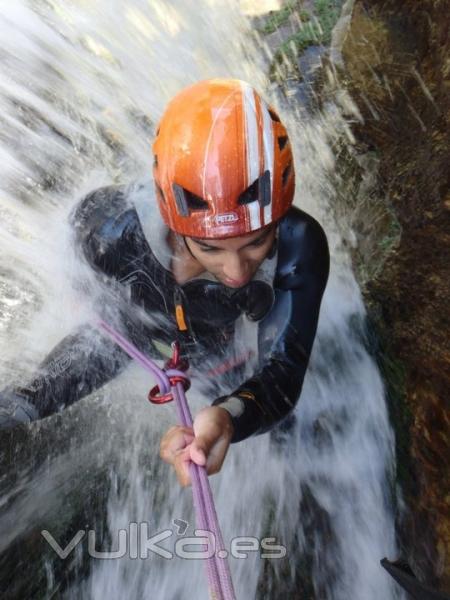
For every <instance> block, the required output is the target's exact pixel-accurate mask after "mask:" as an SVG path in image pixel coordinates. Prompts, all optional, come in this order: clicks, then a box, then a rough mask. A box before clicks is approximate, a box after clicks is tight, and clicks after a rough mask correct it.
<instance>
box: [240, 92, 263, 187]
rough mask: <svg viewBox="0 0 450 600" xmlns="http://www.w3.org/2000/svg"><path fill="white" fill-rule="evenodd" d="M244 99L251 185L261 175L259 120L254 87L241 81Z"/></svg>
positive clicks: (249, 183) (249, 180)
mask: <svg viewBox="0 0 450 600" xmlns="http://www.w3.org/2000/svg"><path fill="white" fill-rule="evenodd" d="M241 88H242V97H243V101H244V119H245V138H246V146H247V177H248V182H247V185H251V184H252V183H253V182H254V181H255V179H257V178H258V177H259V141H258V120H257V115H256V106H255V93H254V91H253V88H252V87H250V86H249V85H248V84H247V83H245V82H244V81H243V82H241Z"/></svg>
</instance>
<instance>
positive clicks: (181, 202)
mask: <svg viewBox="0 0 450 600" xmlns="http://www.w3.org/2000/svg"><path fill="white" fill-rule="evenodd" d="M172 189H173V193H174V195H175V201H176V203H177V208H178V212H179V214H180V215H181V216H182V217H188V216H189V213H190V211H191V210H207V209H208V207H209V204H208V203H207V202H206V200H203V198H200V196H196V195H195V194H193V193H192V192H190V191H189V190H185V189H184V188H183V187H181V185H178V184H177V183H174V184H173V185H172Z"/></svg>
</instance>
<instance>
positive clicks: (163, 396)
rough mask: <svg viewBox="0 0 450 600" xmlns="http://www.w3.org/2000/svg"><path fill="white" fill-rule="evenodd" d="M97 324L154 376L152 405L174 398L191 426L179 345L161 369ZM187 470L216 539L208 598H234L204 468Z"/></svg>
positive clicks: (203, 520)
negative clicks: (155, 383)
mask: <svg viewBox="0 0 450 600" xmlns="http://www.w3.org/2000/svg"><path fill="white" fill-rule="evenodd" d="M98 327H99V328H100V329H102V330H103V331H105V332H106V333H107V334H108V335H109V336H110V337H111V338H112V339H113V340H114V341H115V342H116V344H117V345H118V346H120V347H121V348H122V350H124V351H125V352H126V353H127V354H128V355H129V356H130V357H131V358H133V359H134V360H135V361H136V362H138V363H139V364H140V365H141V366H142V367H143V368H144V369H146V370H147V371H148V372H150V373H151V374H152V375H154V377H155V379H156V380H157V385H155V386H154V387H153V388H152V389H151V390H150V392H149V400H150V401H151V402H153V403H155V404H164V403H166V402H170V401H172V400H175V405H176V408H177V413H178V418H179V421H180V424H181V425H183V426H185V427H192V424H193V422H192V415H191V412H190V410H189V406H188V403H187V400H186V395H185V391H187V390H188V389H189V386H190V381H189V377H188V376H187V375H186V370H187V368H188V363H187V361H186V360H183V359H181V357H180V347H179V344H178V343H174V344H173V355H172V358H171V359H169V360H168V361H167V363H166V364H165V366H164V368H163V369H160V368H159V367H158V365H157V364H156V363H155V362H154V361H153V360H151V359H149V358H148V357H147V356H145V354H143V353H142V352H140V350H138V349H137V348H136V347H135V346H134V345H133V344H132V343H131V342H129V341H128V340H127V339H126V338H124V337H123V336H122V335H121V334H120V333H119V332H118V331H116V330H115V329H113V328H112V327H111V326H110V325H108V323H105V321H99V322H98ZM189 471H190V475H191V480H192V493H193V498H194V507H195V513H196V521H197V527H198V529H200V530H203V531H207V532H209V533H211V535H212V539H213V540H214V542H215V548H214V550H215V552H214V554H213V555H212V556H211V557H210V558H207V559H206V572H207V578H208V585H209V594H210V598H211V600H236V596H235V593H234V588H233V582H232V580H231V573H230V568H229V565H228V561H227V556H228V551H227V550H226V549H225V546H224V543H223V538H222V532H221V530H220V526H219V521H218V518H217V513H216V509H215V506H214V499H213V496H212V491H211V487H210V485H209V480H208V475H207V473H206V469H205V467H202V466H199V465H197V464H195V463H193V462H190V463H189Z"/></svg>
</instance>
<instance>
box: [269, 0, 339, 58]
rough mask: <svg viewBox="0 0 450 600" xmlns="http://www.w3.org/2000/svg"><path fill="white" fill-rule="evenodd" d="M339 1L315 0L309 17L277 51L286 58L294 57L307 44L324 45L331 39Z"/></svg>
mask: <svg viewBox="0 0 450 600" xmlns="http://www.w3.org/2000/svg"><path fill="white" fill-rule="evenodd" d="M339 10H340V2H338V1H337V0H316V2H315V6H314V12H313V13H312V14H311V15H310V19H309V20H308V22H307V23H305V24H304V25H303V27H302V28H301V29H299V31H298V32H297V33H294V34H293V35H291V36H290V37H288V39H287V40H286V41H285V42H284V43H283V44H282V45H281V46H280V48H279V50H278V52H279V53H285V54H286V56H287V58H288V59H289V58H294V49H295V51H296V54H297V55H298V54H300V53H301V52H302V51H303V50H305V49H306V48H308V47H309V46H317V45H326V44H329V43H330V41H331V32H332V30H333V27H334V26H335V24H336V21H337V20H338V18H339Z"/></svg>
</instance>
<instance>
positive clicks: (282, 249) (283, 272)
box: [275, 206, 330, 289]
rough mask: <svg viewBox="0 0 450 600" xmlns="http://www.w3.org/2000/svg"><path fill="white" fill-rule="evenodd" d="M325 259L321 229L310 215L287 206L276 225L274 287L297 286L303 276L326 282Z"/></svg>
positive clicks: (327, 262)
mask: <svg viewBox="0 0 450 600" xmlns="http://www.w3.org/2000/svg"><path fill="white" fill-rule="evenodd" d="M329 260H330V256H329V250H328V241H327V236H326V234H325V231H324V230H323V227H322V226H321V225H320V223H319V222H318V221H317V220H316V219H315V218H314V217H313V216H311V215H310V214H308V213H306V212H304V211H303V210H301V209H299V208H297V207H296V206H293V207H291V208H290V209H289V211H288V212H287V213H286V215H285V216H284V217H283V218H282V219H281V221H280V225H279V233H278V266H277V277H276V282H275V283H276V285H278V287H281V288H282V289H283V288H292V287H299V286H301V285H302V284H303V280H304V275H305V274H306V273H309V274H311V273H314V274H316V276H317V278H318V279H325V280H326V279H327V277H328V271H329Z"/></svg>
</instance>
